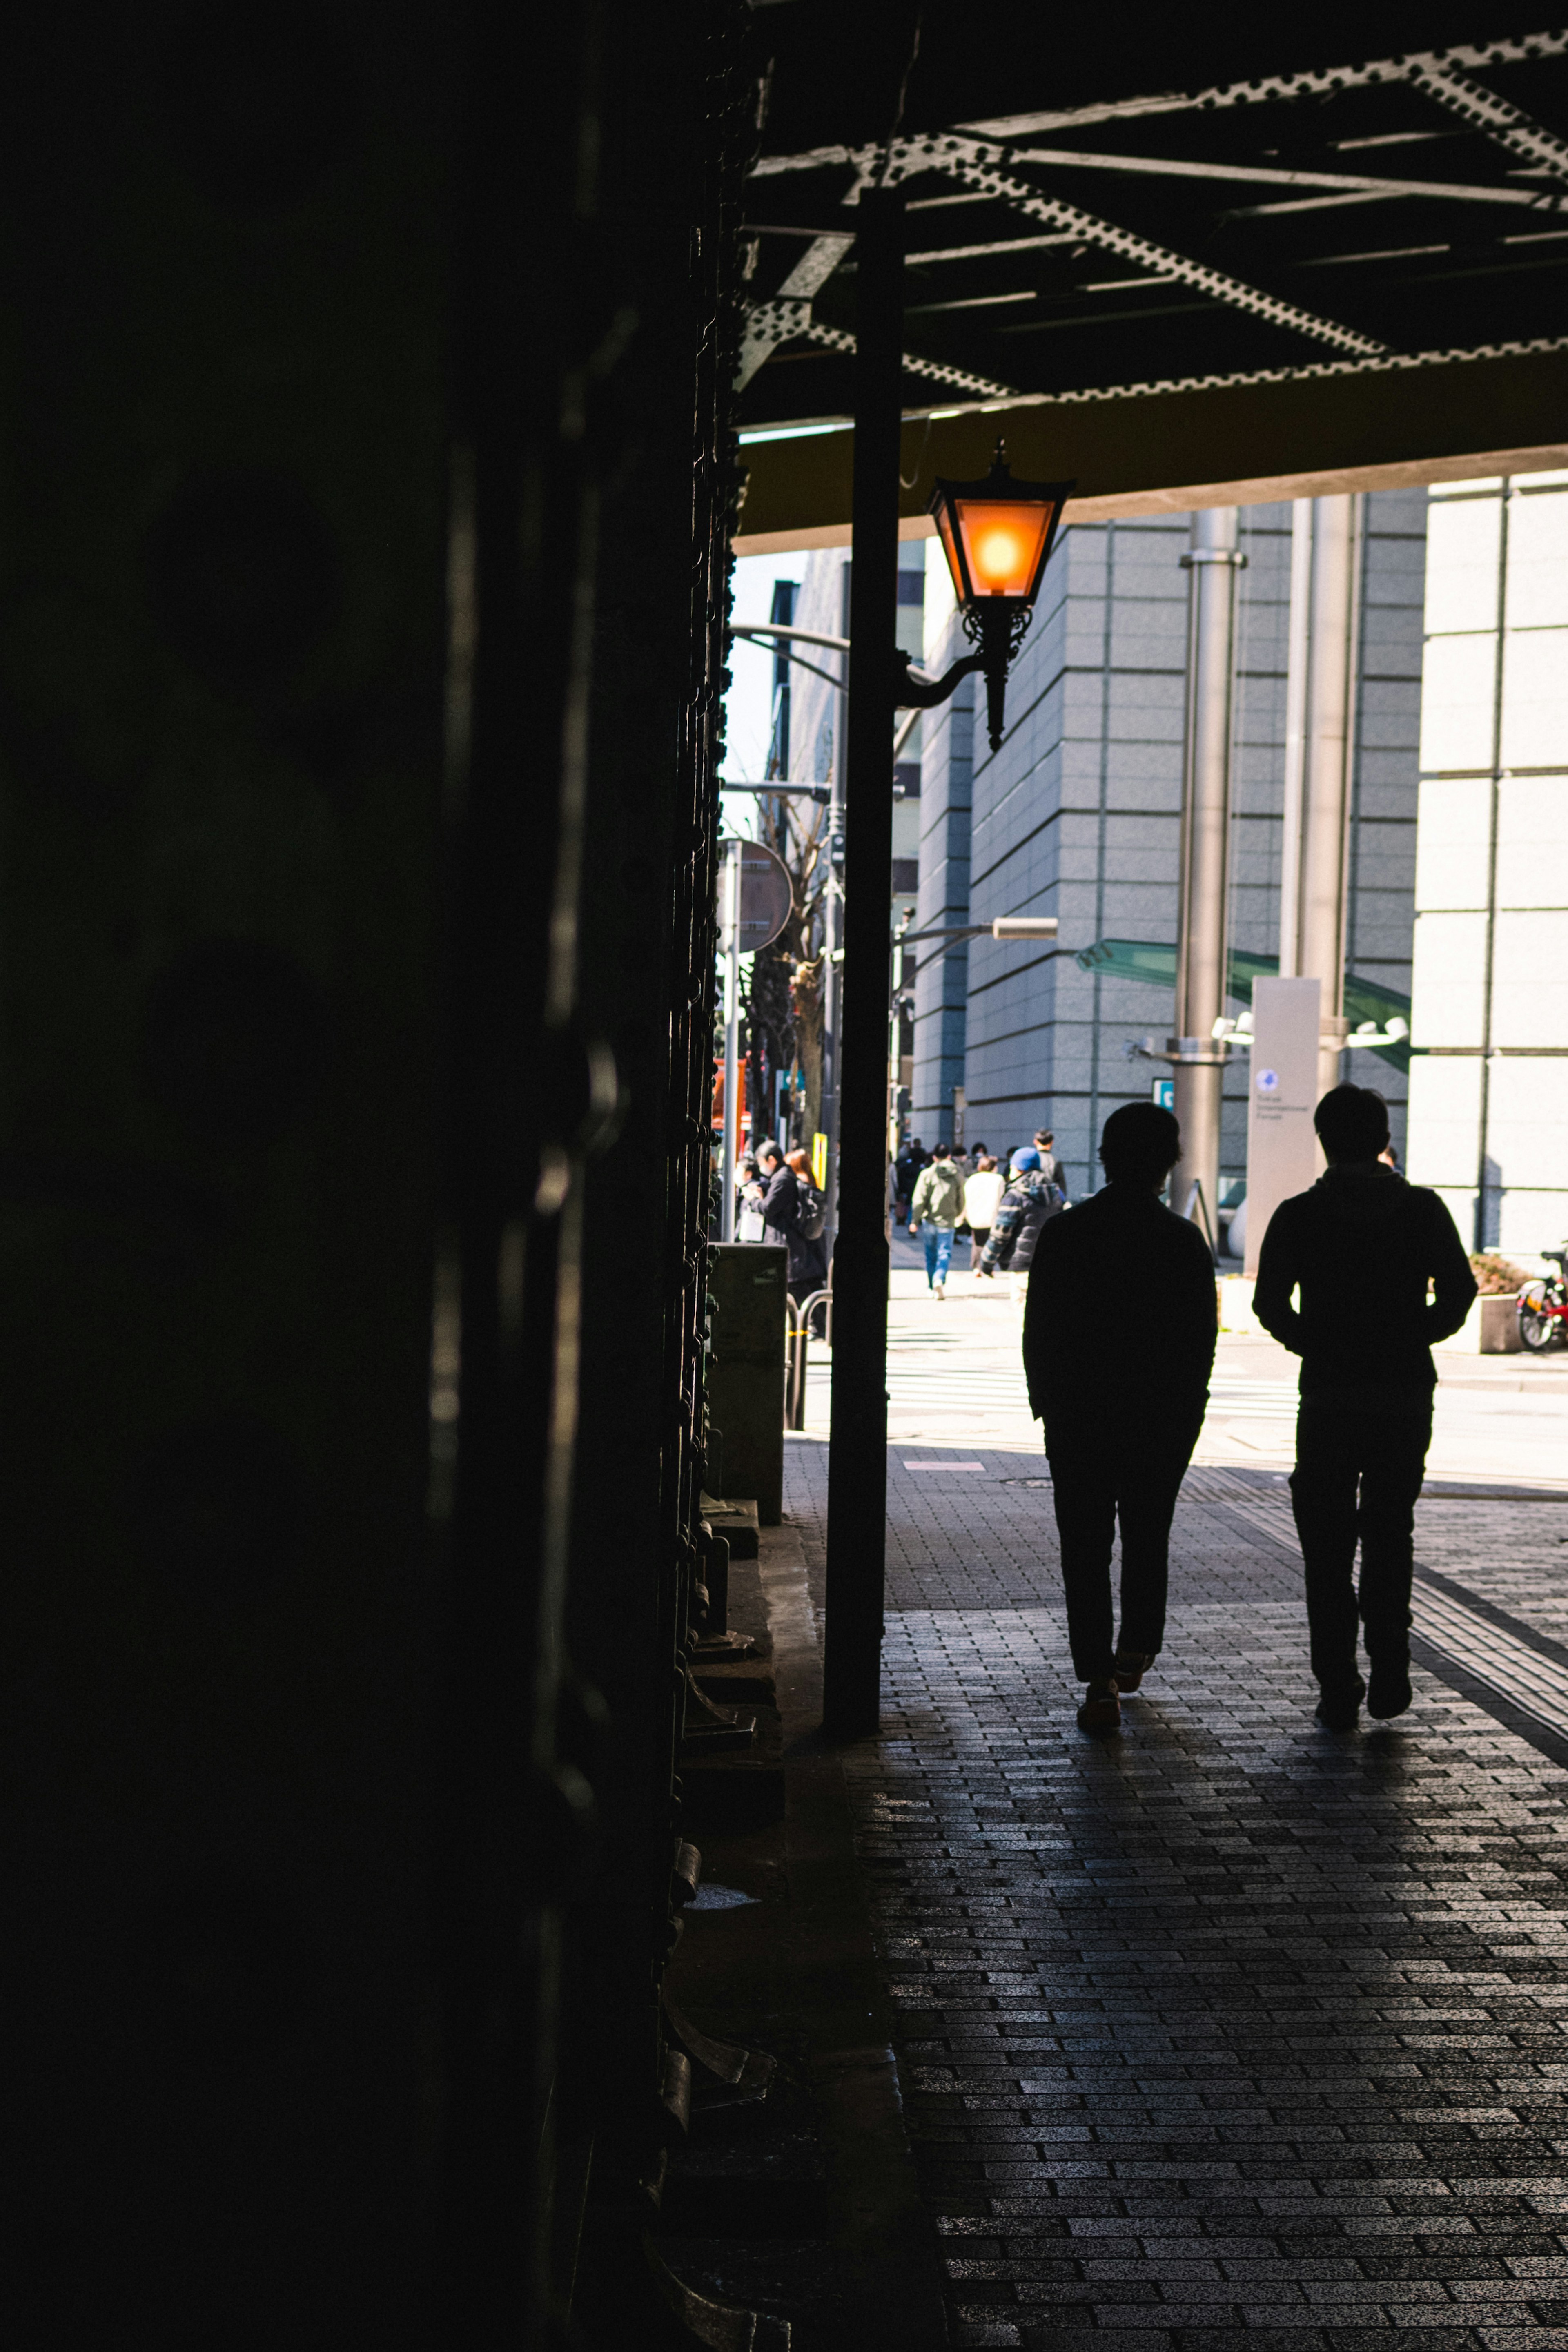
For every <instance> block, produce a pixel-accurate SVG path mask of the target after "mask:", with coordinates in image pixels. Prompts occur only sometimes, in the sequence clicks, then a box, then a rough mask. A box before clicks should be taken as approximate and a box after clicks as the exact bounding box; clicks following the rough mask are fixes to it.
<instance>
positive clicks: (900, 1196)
mask: <svg viewBox="0 0 1568 2352" xmlns="http://www.w3.org/2000/svg"><path fill="white" fill-rule="evenodd" d="M930 1157H931V1154H930V1153H929V1152H928V1151H927V1150H926V1149H925V1145H924V1144H923V1143H922V1142H921V1140H920V1138H919V1137H918V1136H915V1137H914V1138H913V1139H912V1140H911V1141H909V1142H907V1143H905V1145H904V1149H903V1150H902V1151H901V1152H900V1153H899V1155H898V1157H897V1159H896V1160H894V1163H893V1174H894V1199H893V1218H894V1224H899V1225H901V1224H902V1223H904V1219H905V1217H907V1216H908V1214H909V1203H910V1202H911V1201H912V1200H913V1199H914V1197H915V1179H916V1177H917V1176H918V1175H919V1173H920V1171H921V1170H922V1169H923V1168H924V1167H925V1163H926V1161H927V1160H929V1159H930Z"/></svg>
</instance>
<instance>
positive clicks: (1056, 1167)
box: [1034, 1127, 1067, 1201]
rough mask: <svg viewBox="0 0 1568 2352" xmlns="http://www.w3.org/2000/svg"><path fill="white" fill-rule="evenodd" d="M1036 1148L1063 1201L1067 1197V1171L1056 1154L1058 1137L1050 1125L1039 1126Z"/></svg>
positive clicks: (1043, 1168) (1049, 1177) (1043, 1172)
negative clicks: (1053, 1133) (1052, 1131)
mask: <svg viewBox="0 0 1568 2352" xmlns="http://www.w3.org/2000/svg"><path fill="white" fill-rule="evenodd" d="M1034 1148H1035V1150H1037V1151H1038V1152H1039V1154H1040V1170H1041V1172H1042V1174H1043V1175H1044V1176H1045V1178H1046V1179H1047V1181H1048V1182H1050V1183H1052V1184H1054V1185H1055V1187H1056V1189H1057V1191H1058V1192H1060V1193H1061V1197H1062V1199H1063V1201H1065V1200H1066V1198H1067V1171H1066V1169H1065V1168H1063V1166H1062V1164H1061V1160H1059V1159H1058V1158H1057V1156H1056V1138H1055V1136H1054V1135H1052V1133H1051V1129H1050V1128H1049V1127H1041V1128H1037V1129H1036V1130H1035V1138H1034Z"/></svg>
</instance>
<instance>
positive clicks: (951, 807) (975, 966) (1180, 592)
mask: <svg viewBox="0 0 1568 2352" xmlns="http://www.w3.org/2000/svg"><path fill="white" fill-rule="evenodd" d="M1426 510H1427V500H1426V495H1425V493H1424V492H1422V491H1419V490H1417V491H1412V492H1403V491H1396V492H1385V493H1380V494H1377V495H1375V496H1373V497H1370V498H1367V499H1363V500H1362V501H1361V502H1360V517H1359V520H1360V557H1359V566H1358V576H1359V584H1360V595H1359V610H1358V614H1357V620H1356V631H1357V658H1356V665H1355V675H1356V680H1357V692H1356V703H1355V712H1354V735H1353V761H1352V769H1353V772H1352V799H1351V815H1350V831H1349V845H1348V872H1349V923H1348V939H1347V953H1346V964H1347V971H1348V972H1349V973H1350V974H1351V975H1352V978H1353V981H1354V982H1356V983H1359V985H1356V986H1353V987H1352V988H1351V989H1350V992H1349V994H1348V996H1347V1004H1346V1011H1347V1013H1349V1014H1350V1016H1351V1019H1352V1023H1353V1025H1354V1023H1355V1021H1356V1020H1357V1019H1358V1018H1364V1017H1366V1015H1367V1014H1368V1013H1372V1014H1373V1016H1374V1017H1377V1016H1379V1015H1380V1014H1381V1013H1384V1012H1385V1011H1394V1010H1399V1009H1401V1008H1403V1009H1404V1010H1405V1011H1406V1013H1407V1012H1408V1003H1409V994H1410V955H1411V930H1412V922H1413V907H1414V899H1413V886H1414V872H1415V833H1416V799H1417V769H1416V748H1417V733H1418V725H1419V700H1420V676H1421V649H1422V596H1423V566H1424V558H1425V533H1426ZM1189 529H1190V527H1189V523H1188V520H1187V518H1186V516H1181V515H1177V516H1170V517H1163V516H1162V517H1151V518H1147V519H1142V518H1141V519H1137V520H1128V521H1117V522H1110V523H1105V524H1101V525H1091V526H1078V527H1076V528H1074V529H1072V530H1069V531H1068V532H1067V533H1066V534H1065V535H1064V537H1063V539H1062V541H1061V544H1060V547H1059V549H1058V551H1057V553H1056V554H1055V555H1054V556H1053V557H1052V559H1051V565H1050V567H1049V569H1048V571H1047V573H1046V579H1045V584H1044V587H1043V589H1042V591H1041V594H1040V604H1039V607H1038V609H1037V613H1036V616H1035V619H1034V622H1033V624H1032V625H1031V627H1030V633H1029V635H1028V637H1027V638H1026V640H1025V643H1024V646H1023V647H1022V650H1021V652H1020V654H1019V658H1018V661H1017V663H1016V664H1015V667H1014V670H1013V674H1012V677H1011V680H1010V681H1009V693H1008V732H1007V735H1006V738H1005V740H1004V741H1003V743H1002V745H1001V748H1000V750H999V751H997V752H995V753H993V752H992V751H990V750H989V747H988V743H987V740H986V734H985V729H984V724H983V719H977V711H976V698H975V696H974V694H973V693H967V692H965V691H963V690H961V691H960V694H959V695H958V696H957V697H956V698H955V699H954V701H953V703H952V704H950V705H949V706H948V707H947V709H946V710H945V711H943V712H941V713H938V714H936V717H935V718H934V719H933V720H932V721H930V722H928V725H927V734H926V749H925V758H924V761H923V763H922V792H921V865H920V895H919V904H918V915H917V923H918V927H919V928H921V929H926V928H930V927H934V926H936V925H937V924H956V923H963V922H970V921H972V922H988V921H989V920H990V919H992V918H993V917H994V916H996V915H1000V914H1054V915H1056V916H1057V918H1058V919H1059V921H1060V924H1061V930H1060V932H1059V935H1058V937H1057V940H1056V941H1055V942H1054V943H1053V944H1052V945H1051V947H1048V948H1044V949H1041V948H1038V947H1032V946H1018V945H1007V944H999V943H994V942H992V941H990V940H976V941H974V942H973V943H972V944H971V945H969V946H968V947H967V949H965V948H963V947H959V948H956V949H955V950H948V951H947V952H946V954H940V955H933V956H931V957H928V959H927V960H926V961H925V963H924V964H923V966H922V968H921V970H920V972H919V974H918V976H917V978H916V982H915V999H916V1014H915V1087H914V1095H915V1104H914V1126H915V1130H916V1131H917V1132H919V1133H920V1134H922V1135H923V1136H924V1138H925V1140H926V1142H927V1143H929V1142H931V1141H933V1140H934V1139H936V1137H938V1136H942V1137H946V1136H950V1135H951V1133H952V1124H953V1114H954V1092H955V1088H959V1089H961V1090H962V1096H963V1107H962V1108H963V1116H964V1120H965V1133H966V1139H967V1141H968V1142H970V1143H973V1142H974V1141H975V1140H976V1139H983V1140H984V1141H986V1142H987V1143H988V1144H989V1145H990V1146H991V1148H992V1149H993V1150H1003V1149H1006V1148H1008V1147H1009V1146H1011V1145H1014V1144H1016V1143H1018V1142H1019V1141H1021V1140H1023V1139H1026V1138H1027V1137H1028V1136H1029V1135H1030V1134H1031V1133H1032V1132H1033V1131H1034V1129H1036V1128H1037V1127H1040V1126H1047V1127H1050V1128H1051V1129H1053V1130H1054V1132H1055V1135H1056V1139H1057V1150H1058V1152H1059V1154H1060V1156H1061V1158H1062V1160H1064V1162H1065V1163H1066V1166H1067V1169H1068V1172H1069V1178H1070V1182H1071V1186H1072V1188H1073V1189H1074V1190H1075V1191H1076V1192H1080V1193H1082V1192H1087V1191H1092V1190H1093V1189H1094V1188H1095V1187H1096V1185H1097V1184H1098V1181H1099V1171H1098V1166H1097V1163H1096V1161H1095V1159H1094V1143H1095V1139H1097V1137H1098V1133H1099V1129H1100V1127H1101V1125H1102V1124H1103V1120H1104V1118H1106V1116H1107V1115H1108V1114H1109V1112H1110V1111H1111V1110H1113V1109H1114V1108H1116V1106H1117V1104H1118V1103H1121V1102H1124V1101H1129V1100H1133V1099H1135V1098H1145V1099H1146V1098H1147V1097H1148V1095H1149V1094H1150V1092H1151V1089H1152V1088H1153V1087H1155V1085H1156V1084H1157V1083H1158V1082H1159V1081H1160V1080H1161V1079H1162V1078H1163V1077H1164V1076H1165V1065H1164V1064H1162V1063H1158V1062H1152V1061H1149V1060H1145V1059H1143V1058H1129V1051H1128V1049H1129V1048H1135V1047H1136V1045H1138V1043H1139V1042H1140V1041H1141V1040H1145V1039H1150V1040H1152V1041H1153V1042H1154V1043H1155V1045H1163V1043H1164V1040H1165V1037H1166V1034H1167V1033H1168V1032H1169V1029H1170V1026H1171V1023H1172V1020H1173V1018H1174V1002H1175V995H1174V967H1175V946H1176V937H1177V929H1178V904H1177V900H1178V891H1179V875H1180V813H1181V794H1182V760H1183V742H1184V732H1185V709H1186V621H1187V573H1186V571H1185V570H1184V569H1183V566H1182V560H1181V559H1182V557H1183V555H1184V554H1185V553H1186V551H1187V548H1188V543H1189ZM1239 532H1240V547H1241V551H1242V552H1243V553H1244V555H1245V556H1246V559H1247V563H1246V569H1245V570H1244V571H1243V572H1242V574H1241V594H1240V604H1239V619H1238V628H1237V689H1236V697H1235V741H1234V754H1233V766H1232V820H1231V821H1232V839H1231V857H1230V884H1229V949H1230V958H1231V977H1232V982H1233V994H1232V997H1231V999H1230V1001H1229V1004H1228V1010H1229V1011H1230V1012H1231V1013H1236V1012H1239V1010H1241V1009H1242V1007H1243V1005H1244V1004H1245V1003H1246V1001H1247V995H1248V992H1249V989H1250V984H1251V980H1252V978H1254V977H1256V976H1257V974H1258V972H1259V971H1261V970H1269V969H1271V968H1272V967H1273V960H1274V959H1275V958H1276V957H1277V954H1278V949H1279V884H1280V859H1281V809H1282V800H1283V790H1284V762H1285V711H1286V665H1287V644H1288V634H1289V617H1290V580H1291V508H1290V506H1289V505H1283V504H1281V505H1268V506H1257V507H1249V508H1244V509H1241V510H1240V514H1239ZM933 552H934V553H935V551H933ZM928 604H929V606H930V607H931V608H935V609H934V615H933V616H934V620H935V622H936V625H935V626H934V627H933V628H932V629H931V630H930V631H928V636H927V646H926V658H927V663H928V666H929V667H933V668H936V667H941V666H942V665H943V664H944V663H945V662H946V661H947V660H949V659H951V658H952V657H953V655H954V654H955V652H956V651H958V650H961V641H962V633H961V628H960V626H959V625H958V623H957V622H956V619H955V618H953V617H950V609H949V614H943V613H942V612H941V610H940V608H939V607H937V600H936V597H935V595H931V596H929V598H928ZM1405 1059H1406V1057H1405V1055H1403V1054H1402V1053H1399V1052H1395V1053H1394V1054H1393V1055H1392V1058H1389V1057H1375V1056H1374V1055H1370V1054H1368V1053H1366V1052H1364V1051H1363V1050H1357V1051H1356V1052H1355V1053H1354V1054H1351V1055H1347V1056H1346V1057H1345V1061H1346V1068H1347V1074H1348V1075H1354V1076H1360V1077H1362V1078H1364V1081H1365V1082H1366V1083H1369V1084H1375V1085H1377V1086H1380V1087H1382V1088H1383V1090H1384V1091H1385V1093H1386V1094H1387V1095H1388V1097H1389V1099H1390V1104H1391V1107H1392V1108H1393V1110H1394V1114H1395V1127H1396V1139H1398V1140H1399V1141H1400V1142H1401V1143H1403V1139H1404V1116H1405V1099H1406V1072H1405V1068H1404V1066H1403V1064H1404V1061H1405ZM1246 1092H1247V1076H1246V1066H1245V1063H1244V1062H1242V1063H1239V1065H1238V1066H1236V1067H1234V1068H1233V1069H1231V1070H1230V1071H1228V1073H1227V1076H1226V1087H1225V1111H1224V1121H1223V1134H1222V1146H1221V1183H1222V1189H1221V1203H1222V1206H1223V1205H1226V1204H1228V1203H1233V1202H1234V1201H1235V1200H1236V1199H1238V1198H1239V1196H1240V1193H1241V1192H1242V1190H1243V1187H1244V1183H1245V1173H1246Z"/></svg>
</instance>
